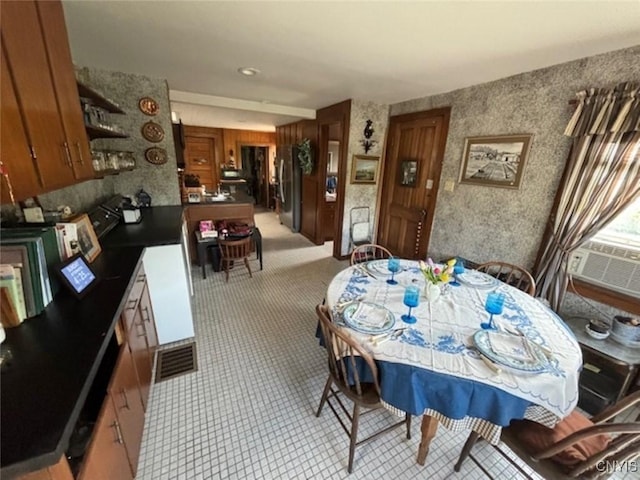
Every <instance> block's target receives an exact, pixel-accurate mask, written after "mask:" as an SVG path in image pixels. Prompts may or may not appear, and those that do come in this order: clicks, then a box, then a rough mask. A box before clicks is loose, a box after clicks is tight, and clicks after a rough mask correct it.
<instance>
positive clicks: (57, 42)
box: [37, 2, 95, 180]
mask: <svg viewBox="0 0 640 480" xmlns="http://www.w3.org/2000/svg"><path fill="white" fill-rule="evenodd" d="M37 7H38V12H39V13H40V20H41V25H42V32H43V35H44V41H45V46H46V48H47V56H48V59H49V65H50V67H51V77H52V79H53V84H54V87H55V91H56V98H57V101H58V110H59V111H60V116H61V119H62V125H63V127H64V132H65V137H66V141H67V144H68V145H69V148H70V150H71V152H70V156H71V162H72V167H73V168H72V170H73V173H74V177H75V178H76V180H86V179H89V178H93V177H94V176H95V172H94V170H93V164H92V162H91V151H90V149H89V139H88V138H87V131H86V130H85V126H84V119H83V115H82V109H81V107H80V95H79V94H78V85H77V83H76V76H75V73H74V67H73V62H72V60H71V50H70V49H69V37H68V35H67V27H66V25H65V21H64V12H63V10H62V3H60V2H39V3H38V4H37Z"/></svg>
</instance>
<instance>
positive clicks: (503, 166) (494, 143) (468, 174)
mask: <svg viewBox="0 0 640 480" xmlns="http://www.w3.org/2000/svg"><path fill="white" fill-rule="evenodd" d="M532 138H533V135H528V134H527V135H500V136H497V137H467V138H466V139H465V143H464V154H463V156H462V165H461V167H460V183H469V184H473V185H488V186H493V187H503V188H515V189H517V188H520V183H521V181H522V172H523V170H524V165H525V162H526V160H527V155H528V154H529V149H530V147H531V139H532Z"/></svg>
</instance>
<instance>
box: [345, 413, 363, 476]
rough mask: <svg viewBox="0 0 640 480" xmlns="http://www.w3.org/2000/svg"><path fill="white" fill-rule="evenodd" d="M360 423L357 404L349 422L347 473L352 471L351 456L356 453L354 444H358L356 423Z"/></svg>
mask: <svg viewBox="0 0 640 480" xmlns="http://www.w3.org/2000/svg"><path fill="white" fill-rule="evenodd" d="M359 421H360V407H359V406H358V404H357V403H354V404H353V421H352V422H351V435H350V436H349V437H350V439H351V441H350V442H349V466H348V468H347V471H348V472H349V473H351V472H352V471H353V456H354V454H355V453H356V443H357V442H358V423H359Z"/></svg>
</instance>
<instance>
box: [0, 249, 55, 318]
mask: <svg viewBox="0 0 640 480" xmlns="http://www.w3.org/2000/svg"><path fill="white" fill-rule="evenodd" d="M0 245H2V246H5V245H24V246H25V247H26V248H27V256H28V257H29V270H30V271H29V276H30V278H31V285H32V287H33V296H34V302H35V306H36V312H35V314H36V315H38V314H39V313H40V312H42V310H44V308H45V307H46V306H47V305H48V304H49V302H51V300H52V298H53V297H52V294H51V285H50V284H49V274H48V272H47V263H46V258H45V255H44V244H43V242H42V238H40V237H37V238H35V237H27V238H20V237H18V238H6V237H4V236H2V238H1V239H0Z"/></svg>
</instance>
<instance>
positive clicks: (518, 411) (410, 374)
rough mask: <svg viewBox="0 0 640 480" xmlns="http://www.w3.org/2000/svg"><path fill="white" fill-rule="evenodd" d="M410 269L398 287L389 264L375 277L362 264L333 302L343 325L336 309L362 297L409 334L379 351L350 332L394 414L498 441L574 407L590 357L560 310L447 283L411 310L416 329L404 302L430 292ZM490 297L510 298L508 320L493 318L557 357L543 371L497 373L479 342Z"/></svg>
mask: <svg viewBox="0 0 640 480" xmlns="http://www.w3.org/2000/svg"><path fill="white" fill-rule="evenodd" d="M402 265H403V271H401V272H400V273H398V274H396V279H397V280H398V282H399V284H398V285H389V284H387V283H386V281H385V280H386V279H387V278H389V277H388V275H385V274H384V271H385V269H384V267H383V264H377V266H378V268H371V269H370V272H373V274H374V275H375V277H376V278H372V277H371V276H369V275H366V274H365V273H364V272H363V270H362V268H363V267H361V266H356V267H349V268H347V269H345V270H343V271H342V272H340V273H338V275H336V276H335V277H334V279H333V280H332V282H331V284H330V285H329V287H328V291H327V296H326V299H327V304H328V305H329V306H330V307H332V312H333V315H334V319H336V320H338V321H340V318H341V317H340V313H339V310H340V309H339V308H336V306H337V305H339V306H342V305H343V304H344V302H346V301H349V300H352V299H358V300H360V301H366V302H372V303H375V304H379V305H383V306H384V307H386V308H387V309H389V310H390V311H391V312H392V313H393V314H394V315H395V317H396V324H395V326H394V328H401V327H407V330H405V331H404V333H403V334H402V335H401V336H400V337H399V338H397V339H392V340H388V341H385V342H383V343H380V344H377V345H376V344H374V343H372V342H371V341H370V335H367V334H362V333H359V332H357V331H355V330H352V329H350V328H348V327H345V328H347V329H348V331H349V333H350V334H351V335H352V336H353V337H354V338H356V339H358V340H359V341H360V342H361V344H362V345H363V346H364V347H365V348H366V349H367V350H368V351H370V352H371V353H372V354H373V356H374V358H375V359H376V361H377V362H378V364H379V366H380V372H381V373H380V375H381V384H382V390H383V392H382V400H383V401H384V402H385V403H386V405H387V406H388V407H389V408H390V409H391V410H398V413H399V411H400V410H403V411H410V412H411V413H413V414H416V415H419V414H424V413H426V414H428V415H432V416H435V417H436V418H438V419H439V420H440V421H441V423H443V424H444V425H445V426H447V427H449V428H451V429H453V430H458V429H461V428H473V429H474V430H476V431H478V432H479V433H481V434H482V435H483V436H484V437H485V438H486V439H487V440H489V441H491V442H493V443H496V442H497V441H498V439H499V436H500V429H501V427H503V426H506V425H508V423H509V421H510V420H511V419H515V418H528V419H531V420H534V421H537V422H539V423H542V424H544V425H547V426H550V427H552V426H554V425H555V424H556V423H557V422H558V421H559V420H561V419H562V418H564V417H565V416H567V415H568V414H569V413H570V412H571V411H572V410H573V409H574V408H575V406H576V404H577V401H578V378H579V372H580V369H581V366H582V353H581V351H580V347H579V345H578V343H577V341H576V339H575V337H574V336H573V334H572V333H571V331H570V330H569V329H568V327H567V326H566V325H565V324H564V322H563V321H562V320H561V319H560V318H559V317H558V316H557V315H556V314H555V313H554V312H553V311H551V310H550V309H549V308H547V307H546V306H544V305H543V304H542V303H541V302H539V301H537V300H536V299H534V298H533V297H531V296H529V295H527V294H526V293H524V292H522V291H520V290H517V289H516V288H513V287H511V286H509V285H506V284H504V283H501V282H498V281H497V280H496V284H495V287H493V288H491V289H478V288H472V287H470V286H468V285H464V284H462V285H461V286H458V287H454V286H450V285H449V286H447V287H446V289H445V293H444V294H443V295H441V296H440V297H439V298H438V299H437V300H435V301H433V302H427V301H426V299H425V298H424V296H422V297H421V301H420V304H419V305H418V307H416V308H414V309H413V311H412V315H414V316H415V317H416V318H417V322H416V323H415V324H412V325H409V324H406V323H404V322H403V321H402V320H401V318H400V317H401V315H402V314H404V313H406V312H407V310H408V308H407V307H406V306H405V305H404V304H403V302H402V299H403V295H404V287H405V286H407V285H410V284H412V285H418V286H419V287H420V288H421V289H422V288H423V286H424V277H423V276H422V274H421V273H420V271H419V269H418V264H417V262H414V261H409V260H403V261H402ZM381 272H382V273H381ZM492 290H497V291H500V292H503V293H504V294H505V297H506V298H505V303H504V310H503V313H502V314H501V315H496V316H494V320H495V321H496V322H497V325H498V326H499V327H500V328H501V329H503V330H509V331H514V332H515V331H518V330H519V331H521V332H522V333H524V334H525V335H526V336H527V337H528V338H529V339H530V340H531V341H532V342H535V343H538V344H541V345H543V346H544V347H546V349H548V350H550V351H551V352H552V355H551V358H550V359H548V362H547V365H546V368H545V370H544V371H543V372H542V373H537V374H530V373H529V374H522V373H521V372H517V371H516V370H510V369H508V368H503V369H502V372H501V373H500V374H496V373H495V372H494V371H493V370H491V369H490V368H489V367H488V366H487V364H486V363H485V362H484V361H483V359H482V358H481V356H480V354H479V353H478V351H477V349H476V348H475V344H474V342H473V334H474V333H475V332H476V331H478V330H479V329H480V323H481V322H483V321H487V319H488V313H487V312H486V311H485V309H484V301H485V298H486V296H487V293H488V292H490V291H492ZM385 383H386V384H387V385H386V387H385ZM407 397H413V398H409V399H407ZM449 397H452V398H449Z"/></svg>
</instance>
